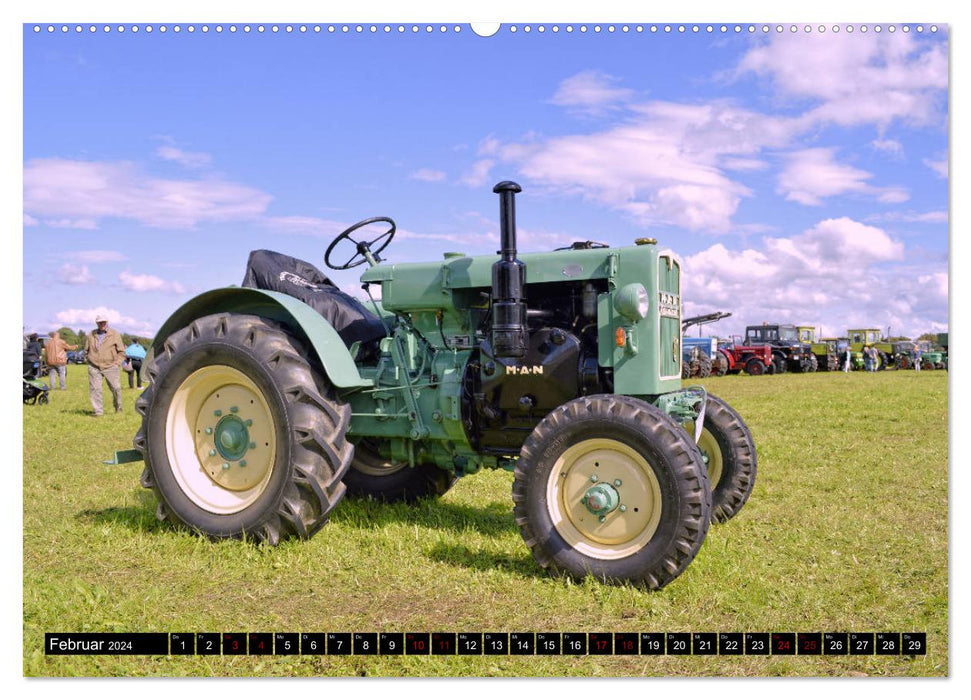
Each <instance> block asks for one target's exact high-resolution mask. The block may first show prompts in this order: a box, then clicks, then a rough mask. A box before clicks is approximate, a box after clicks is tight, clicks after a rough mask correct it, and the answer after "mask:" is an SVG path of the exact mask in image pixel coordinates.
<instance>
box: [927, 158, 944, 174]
mask: <svg viewBox="0 0 971 700" xmlns="http://www.w3.org/2000/svg"><path fill="white" fill-rule="evenodd" d="M924 165H926V166H927V167H928V168H930V169H931V170H933V171H934V172H935V173H937V176H938V177H941V178H946V177H947V175H948V172H947V171H948V167H947V158H943V159H941V160H934V159H932V158H925V159H924Z"/></svg>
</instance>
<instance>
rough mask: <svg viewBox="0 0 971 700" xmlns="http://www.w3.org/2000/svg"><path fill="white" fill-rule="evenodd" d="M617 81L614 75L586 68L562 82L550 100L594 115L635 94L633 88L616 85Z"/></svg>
mask: <svg viewBox="0 0 971 700" xmlns="http://www.w3.org/2000/svg"><path fill="white" fill-rule="evenodd" d="M617 82H618V79H617V78H615V77H613V76H612V75H607V74H606V73H601V72H600V71H595V70H586V71H583V72H581V73H577V74H576V75H574V76H571V77H569V78H567V79H566V80H564V81H563V82H561V83H560V86H559V87H558V88H557V90H556V94H554V95H553V98H552V99H551V100H550V101H551V102H552V103H553V104H555V105H559V106H561V107H570V108H573V109H576V110H578V111H581V112H587V113H589V114H593V115H599V114H603V113H604V112H605V111H606V110H607V109H610V108H613V107H615V106H616V105H617V103H619V102H624V101H626V100H629V99H630V98H631V97H632V96H633V94H634V91H633V90H629V89H627V88H619V87H615V85H616V83H617Z"/></svg>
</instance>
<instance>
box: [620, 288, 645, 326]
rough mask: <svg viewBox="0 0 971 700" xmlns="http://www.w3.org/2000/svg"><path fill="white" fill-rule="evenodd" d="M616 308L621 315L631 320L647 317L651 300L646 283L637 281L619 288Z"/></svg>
mask: <svg viewBox="0 0 971 700" xmlns="http://www.w3.org/2000/svg"><path fill="white" fill-rule="evenodd" d="M614 308H615V309H617V312H618V313H619V314H620V315H621V316H624V317H625V318H627V319H628V320H630V321H640V320H641V319H643V318H647V312H648V310H649V309H650V300H649V298H648V296H647V290H646V289H644V285H643V284H640V283H638V282H635V283H633V284H628V285H624V286H623V287H621V288H620V289H619V290H617V296H616V297H614Z"/></svg>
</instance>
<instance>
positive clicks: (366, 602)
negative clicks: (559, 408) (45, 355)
mask: <svg viewBox="0 0 971 700" xmlns="http://www.w3.org/2000/svg"><path fill="white" fill-rule="evenodd" d="M69 369H70V372H69V377H68V381H69V388H68V390H67V391H64V392H60V391H55V392H52V394H51V404H50V405H49V406H25V407H24V421H23V431H24V523H23V525H24V531H23V548H24V592H23V596H24V597H23V608H24V628H23V629H24V661H23V664H24V666H23V668H24V674H25V675H28V676H87V675H93V676H119V675H125V676H127V675H132V676H200V675H202V676H240V675H265V676H286V675H300V676H304V675H319V676H355V675H374V676H655V675H689V676H690V675H704V676H708V675H718V676H790V675H797V676H847V675H851V676H859V675H873V676H943V675H947V674H948V666H947V660H948V636H947V629H948V607H947V604H948V569H947V563H948V512H947V504H948V501H947V483H948V474H947V461H948V454H947V449H948V448H947V431H948V410H947V391H948V387H947V378H948V375H947V373H946V372H940V371H937V372H921V373H919V374H918V373H915V372H883V373H877V374H868V373H862V372H858V373H852V374H848V375H847V374H843V373H842V372H840V373H835V374H826V373H820V374H816V375H798V374H797V375H793V374H786V375H781V376H771V377H770V376H766V377H747V376H743V377H724V378H717V379H708V380H703V381H702V382H701V383H703V384H704V385H705V386H706V387H707V388H708V390H709V391H711V392H713V393H715V394H717V395H719V396H721V397H722V398H724V399H726V400H727V401H728V402H729V403H731V404H732V405H733V406H734V407H735V408H736V409H737V410H738V411H739V412H740V413H741V414H742V416H743V417H744V418H745V419H746V421H747V422H748V424H749V427H750V428H751V430H752V434H753V436H754V438H755V442H756V445H757V447H758V459H759V472H758V479H757V483H756V487H755V491H754V493H753V495H752V497H751V499H750V501H749V503H748V504H747V505H746V506H745V508H744V509H743V510H742V511H741V513H740V514H739V515H738V516H736V517H735V518H734V519H733V520H731V521H729V522H728V523H727V524H724V525H720V526H715V527H713V528H712V529H711V530H710V531H709V535H708V539H707V540H706V542H705V545H704V547H703V548H702V550H701V552H700V554H699V555H698V557H697V558H696V559H695V560H694V562H693V563H692V564H691V565H690V566H689V567H688V569H687V570H686V571H685V573H684V574H682V575H681V576H680V577H679V578H677V579H676V580H675V581H674V582H673V583H671V584H670V585H669V586H668V587H666V588H665V589H663V590H661V591H659V592H655V593H650V592H646V591H641V590H638V589H635V588H631V587H625V586H613V585H603V584H600V583H597V582H595V581H591V580H587V581H584V582H579V583H571V582H569V581H566V580H562V579H556V578H551V577H549V576H548V575H547V574H546V573H544V571H543V570H542V569H541V568H540V567H539V566H537V565H536V564H535V563H534V562H533V559H532V557H531V555H530V553H529V551H528V549H527V548H526V546H525V545H524V543H523V541H522V539H521V537H520V535H519V531H518V529H517V527H516V525H515V522H514V521H513V516H512V501H511V497H510V486H511V482H512V475H511V474H509V473H506V472H487V473H483V474H478V475H475V476H471V477H468V478H466V479H463V480H461V481H460V482H459V483H458V484H457V485H456V486H455V487H454V488H453V489H452V490H451V491H450V492H449V493H448V494H446V495H445V496H444V497H443V498H442V499H440V500H438V501H435V502H425V503H422V504H420V505H419V506H417V507H407V506H391V505H380V504H376V503H373V502H362V501H349V500H348V501H345V502H344V503H342V504H341V505H340V506H339V507H338V508H337V509H336V510H335V511H334V514H333V516H332V517H331V520H330V522H329V523H328V524H327V525H326V526H325V527H324V529H323V530H321V532H320V533H318V535H317V536H316V537H315V538H313V539H312V540H310V541H302V542H296V541H288V542H286V543H284V544H283V545H281V546H280V547H277V548H267V547H260V546H254V545H252V544H247V543H244V542H237V541H231V542H219V543H213V542H209V541H208V540H205V539H202V538H200V537H197V536H195V535H192V534H188V533H186V532H180V531H177V530H174V529H173V528H171V527H170V526H168V525H166V524H161V523H158V522H156V520H155V500H154V497H153V496H152V494H151V493H150V492H148V491H146V490H144V489H142V488H141V487H140V486H139V484H138V477H139V474H140V473H141V470H142V464H141V463H136V464H126V465H121V466H107V465H103V464H102V463H101V462H102V460H103V459H107V458H108V457H109V456H110V455H111V453H112V452H113V450H115V449H121V448H128V447H130V446H131V439H132V436H133V435H134V433H135V431H136V429H137V427H138V423H139V416H138V415H137V414H136V413H135V411H134V401H135V396H136V392H135V391H131V390H129V389H127V388H125V389H124V412H123V413H122V414H120V415H107V414H106V415H105V416H104V417H102V418H94V417H92V416H91V409H90V404H89V403H88V399H87V377H86V372H85V368H84V367H73V366H72V367H70V368H69ZM122 376H123V379H124V375H122ZM108 396H109V395H108V394H107V393H106V398H108ZM109 405H110V404H109ZM836 630H839V631H868V632H869V631H872V632H884V631H918V632H926V633H927V646H928V653H927V655H926V656H919V657H906V656H904V657H901V656H896V657H884V656H847V657H806V656H802V657H784V656H772V657H754V656H747V657H718V656H696V657H679V656H660V657H646V656H642V657H624V656H617V657H601V656H587V657H572V656H563V657H543V656H533V657H515V656H510V657H494V656H486V657H440V656H436V657H392V656H377V657H362V656H357V657H354V656H351V657H332V656H306V657H257V656H249V657H245V656H244V657H206V656H196V657H121V656H77V657H64V656H61V657H57V656H54V657H48V656H45V655H44V653H43V639H44V633H45V632H68V631H73V632H83V631H104V632H134V631H145V632H148V631H158V632H207V631H208V632H251V631H252V632H301V631H302V632H326V631H340V632H345V631H358V632H372V631H385V632H438V631H449V632H462V631H476V632H479V631H485V632H488V631H513V632H515V631H532V632H545V631H549V632H569V631H588V632H596V631H601V632H604V631H611V632H621V631H638V632H647V631H662V632H680V631H699V632H720V631H724V632H728V631H732V632H735V631H747V632H769V631H793V632H800V631H803V632H806V631H836Z"/></svg>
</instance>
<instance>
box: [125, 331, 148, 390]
mask: <svg viewBox="0 0 971 700" xmlns="http://www.w3.org/2000/svg"><path fill="white" fill-rule="evenodd" d="M146 354H147V353H146V352H145V348H143V347H142V345H141V343H139V342H138V341H136V340H133V341H131V345H129V346H128V347H127V348H125V358H126V360H125V362H126V364H129V365H130V366H131V370H129V371H128V388H129V389H134V388H135V379H136V378H137V379H138V388H139V389H141V388H142V362H143V361H144V360H145V355H146Z"/></svg>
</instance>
